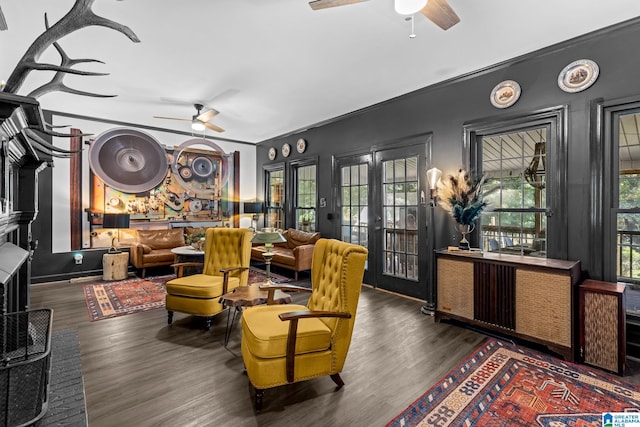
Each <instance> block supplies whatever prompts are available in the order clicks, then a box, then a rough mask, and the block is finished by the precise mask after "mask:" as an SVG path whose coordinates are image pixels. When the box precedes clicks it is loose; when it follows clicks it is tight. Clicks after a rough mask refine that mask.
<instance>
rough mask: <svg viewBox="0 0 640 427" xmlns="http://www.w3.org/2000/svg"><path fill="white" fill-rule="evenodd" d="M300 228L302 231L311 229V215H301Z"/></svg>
mask: <svg viewBox="0 0 640 427" xmlns="http://www.w3.org/2000/svg"><path fill="white" fill-rule="evenodd" d="M299 219H300V228H301V229H302V231H309V230H310V229H311V218H310V216H309V215H307V214H305V215H300V218H299Z"/></svg>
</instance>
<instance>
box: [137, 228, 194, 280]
mask: <svg viewBox="0 0 640 427" xmlns="http://www.w3.org/2000/svg"><path fill="white" fill-rule="evenodd" d="M137 234H138V238H137V241H136V242H134V243H132V244H131V253H130V254H131V264H133V266H134V267H136V268H137V269H138V270H140V272H141V276H142V278H144V275H145V269H146V268H147V267H160V266H164V265H171V264H173V262H174V259H175V255H174V254H173V253H172V252H171V249H173V248H177V247H179V246H185V240H184V230H183V229H182V228H171V229H165V230H138V233H137Z"/></svg>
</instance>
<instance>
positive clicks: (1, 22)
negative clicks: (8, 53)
mask: <svg viewBox="0 0 640 427" xmlns="http://www.w3.org/2000/svg"><path fill="white" fill-rule="evenodd" d="M8 29H9V27H7V20H6V19H4V13H2V8H0V31H5V30H8Z"/></svg>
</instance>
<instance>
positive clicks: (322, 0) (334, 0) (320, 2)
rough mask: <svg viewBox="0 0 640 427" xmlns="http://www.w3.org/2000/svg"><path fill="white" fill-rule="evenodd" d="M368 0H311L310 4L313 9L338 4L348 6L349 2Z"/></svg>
mask: <svg viewBox="0 0 640 427" xmlns="http://www.w3.org/2000/svg"><path fill="white" fill-rule="evenodd" d="M365 1H368V0H315V1H310V2H309V6H311V9H313V10H320V9H327V8H330V7H336V6H346V5H348V4H354V3H362V2H365Z"/></svg>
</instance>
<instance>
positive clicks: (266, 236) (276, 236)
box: [251, 228, 287, 244]
mask: <svg viewBox="0 0 640 427" xmlns="http://www.w3.org/2000/svg"><path fill="white" fill-rule="evenodd" d="M286 241H287V239H285V238H284V236H283V235H282V234H280V232H279V231H276V230H275V229H273V228H263V229H262V231H258V232H256V234H254V235H253V239H251V242H252V243H263V244H266V243H271V244H273V243H282V242H286Z"/></svg>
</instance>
